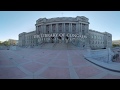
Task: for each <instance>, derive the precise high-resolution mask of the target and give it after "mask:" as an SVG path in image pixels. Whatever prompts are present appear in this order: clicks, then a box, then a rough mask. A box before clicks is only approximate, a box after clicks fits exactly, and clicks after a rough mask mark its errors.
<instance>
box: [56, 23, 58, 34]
mask: <svg viewBox="0 0 120 90" xmlns="http://www.w3.org/2000/svg"><path fill="white" fill-rule="evenodd" d="M56 32H57V33H58V23H56Z"/></svg>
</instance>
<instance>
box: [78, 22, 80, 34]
mask: <svg viewBox="0 0 120 90" xmlns="http://www.w3.org/2000/svg"><path fill="white" fill-rule="evenodd" d="M78 32H79V34H80V23H78Z"/></svg>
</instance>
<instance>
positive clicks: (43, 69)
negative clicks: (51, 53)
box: [35, 52, 60, 75]
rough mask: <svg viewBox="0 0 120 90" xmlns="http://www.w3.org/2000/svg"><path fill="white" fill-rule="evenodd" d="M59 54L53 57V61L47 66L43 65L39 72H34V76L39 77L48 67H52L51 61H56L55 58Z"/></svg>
mask: <svg viewBox="0 0 120 90" xmlns="http://www.w3.org/2000/svg"><path fill="white" fill-rule="evenodd" d="M59 54H60V52H59V53H57V55H56V56H55V57H54V59H53V60H52V61H51V62H49V63H48V64H46V65H45V66H44V67H43V68H42V69H40V70H39V71H37V72H35V75H41V74H42V73H43V72H44V71H45V70H46V69H48V67H50V66H51V65H52V63H53V61H55V60H56V58H57V56H58V55H59Z"/></svg>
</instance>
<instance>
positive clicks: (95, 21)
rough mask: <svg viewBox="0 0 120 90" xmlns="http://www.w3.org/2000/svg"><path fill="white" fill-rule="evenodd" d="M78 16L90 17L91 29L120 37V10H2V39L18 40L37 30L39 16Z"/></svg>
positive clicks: (0, 27) (0, 13)
mask: <svg viewBox="0 0 120 90" xmlns="http://www.w3.org/2000/svg"><path fill="white" fill-rule="evenodd" d="M62 13H63V14H62ZM76 16H85V17H87V18H89V22H90V25H89V28H90V29H93V30H97V31H100V32H104V31H106V32H109V33H111V34H112V39H113V40H118V39H120V32H119V30H120V11H0V41H5V40H8V39H16V40H18V34H19V33H21V32H29V31H33V30H35V23H36V20H37V19H39V18H45V17H46V18H53V17H76Z"/></svg>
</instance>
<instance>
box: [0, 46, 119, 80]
mask: <svg viewBox="0 0 120 90" xmlns="http://www.w3.org/2000/svg"><path fill="white" fill-rule="evenodd" d="M84 53H86V50H49V49H35V48H24V49H21V50H0V79H120V73H118V72H112V71H109V70H106V69H104V68H101V67H99V66H96V65H94V64H93V63H91V62H89V61H87V60H86V59H84V57H83V54H84Z"/></svg>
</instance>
